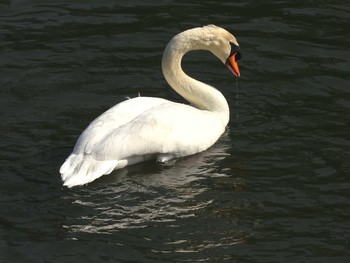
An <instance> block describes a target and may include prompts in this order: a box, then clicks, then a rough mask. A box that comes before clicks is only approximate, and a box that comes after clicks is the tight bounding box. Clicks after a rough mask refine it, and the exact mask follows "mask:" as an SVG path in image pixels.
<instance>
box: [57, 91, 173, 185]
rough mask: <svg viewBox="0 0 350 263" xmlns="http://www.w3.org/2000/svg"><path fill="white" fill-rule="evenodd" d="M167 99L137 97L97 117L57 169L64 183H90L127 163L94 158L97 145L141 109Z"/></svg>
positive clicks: (96, 153) (139, 112) (140, 111)
mask: <svg viewBox="0 0 350 263" xmlns="http://www.w3.org/2000/svg"><path fill="white" fill-rule="evenodd" d="M164 102H167V100H164V99H160V98H149V97H138V98H134V99H130V100H126V101H124V102H122V103H119V104H117V105H116V106H114V107H112V108H111V109H109V110H108V111H106V112H104V113H103V114H102V115H100V116H99V117H97V118H96V119H95V120H94V121H93V122H91V123H90V125H89V126H88V127H87V128H86V129H85V130H84V131H83V133H82V134H81V135H80V137H79V139H78V141H77V143H76V144H75V147H74V150H73V152H72V154H71V155H70V156H69V157H68V158H67V159H66V160H65V162H64V163H63V164H62V166H61V168H60V173H61V177H62V180H63V181H64V185H66V186H68V187H72V186H75V185H83V184H86V183H89V182H92V181H93V180H95V179H96V178H98V177H100V176H102V175H104V174H109V173H110V172H112V171H113V170H114V169H117V168H121V167H124V166H126V165H127V164H128V162H127V161H126V160H119V159H111V158H106V160H101V158H96V157H98V156H99V154H98V152H96V147H97V146H98V145H99V143H100V142H101V140H102V139H103V138H105V137H106V136H107V135H108V134H109V133H110V132H111V131H114V130H116V129H118V128H119V127H122V126H123V125H125V124H126V123H129V122H130V121H132V120H133V119H134V118H136V117H137V116H138V115H140V114H141V113H142V112H144V111H145V110H147V109H150V108H152V107H155V106H156V105H159V104H162V103H164Z"/></svg>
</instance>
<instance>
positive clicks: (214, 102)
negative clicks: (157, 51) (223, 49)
mask: <svg viewBox="0 0 350 263" xmlns="http://www.w3.org/2000/svg"><path fill="white" fill-rule="evenodd" d="M199 49H204V50H209V47H208V46H207V45H204V44H203V43H202V41H201V39H200V36H199V37H198V36H196V35H193V33H192V34H191V32H189V31H185V32H183V33H181V34H179V35H177V36H175V37H174V38H173V39H172V40H171V41H170V42H169V44H168V45H167V46H166V48H165V51H164V54H163V58H162V69H163V74H164V77H165V79H166V80H167V82H168V83H169V85H170V86H171V87H172V88H173V89H174V90H175V91H176V92H177V93H179V94H180V95H181V96H182V97H184V98H185V99H186V100H187V101H189V102H190V103H191V105H193V106H194V107H196V108H198V109H200V110H207V111H210V112H212V113H215V114H217V115H218V117H219V118H220V119H221V120H222V122H223V124H224V125H226V124H227V123H228V121H229V115H230V112H229V107H228V104H227V101H226V99H225V97H224V96H223V95H222V94H221V92H220V91H218V90H217V89H215V88H213V87H211V86H210V85H207V84H205V83H203V82H200V81H198V80H195V79H193V78H191V77H189V76H188V75H187V74H186V73H185V72H184V71H183V70H182V67H181V60H182V57H183V56H184V55H185V54H186V53H187V52H188V51H190V50H199Z"/></svg>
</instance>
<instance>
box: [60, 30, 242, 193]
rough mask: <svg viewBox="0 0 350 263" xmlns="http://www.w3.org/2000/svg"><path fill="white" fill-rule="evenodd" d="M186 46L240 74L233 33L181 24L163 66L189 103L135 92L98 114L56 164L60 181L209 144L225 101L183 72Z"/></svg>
mask: <svg viewBox="0 0 350 263" xmlns="http://www.w3.org/2000/svg"><path fill="white" fill-rule="evenodd" d="M191 50H209V51H211V52H212V53H213V54H214V55H215V56H216V57H218V58H219V59H220V60H221V61H222V62H223V63H224V64H226V65H227V66H228V68H229V69H230V71H231V72H232V73H233V74H234V75H235V76H236V77H239V76H240V71H239V68H238V65H237V62H236V61H237V60H239V59H240V57H241V53H240V50H239V44H238V42H237V40H236V38H235V37H234V36H233V35H231V34H230V33H229V32H228V31H226V30H225V29H223V28H220V27H217V26H215V25H208V26H204V27H198V28H193V29H189V30H186V31H184V32H182V33H180V34H178V35H176V36H175V37H173V39H172V40H171V41H170V42H169V43H168V45H167V46H166V48H165V51H164V54H163V58H162V70H163V74H164V76H165V79H166V80H167V82H168V83H169V84H170V86H171V87H172V88H173V89H174V90H175V91H176V92H177V93H179V94H180V95H181V96H182V97H184V98H185V99H186V100H187V101H189V102H190V103H191V106H190V105H186V104H181V103H175V102H172V101H169V100H165V99H162V98H153V97H137V98H133V99H129V100H126V101H124V102H121V103H119V104H117V105H115V106H114V107H112V108H111V109H109V110H107V111H106V112H104V113H103V114H102V115H100V116H99V117H97V118H96V119H95V120H94V121H93V122H91V123H90V125H89V126H88V127H87V128H86V129H85V130H84V131H83V133H82V134H81V135H80V137H79V139H78V141H77V142H76V144H75V147H74V149H73V152H72V154H71V155H70V156H69V157H68V158H67V159H66V161H65V162H64V163H63V165H62V166H61V168H60V173H61V177H62V180H63V182H64V185H65V186H67V187H73V186H77V185H83V184H87V183H89V182H92V181H93V180H95V179H97V178H99V177H101V176H102V175H104V174H109V173H111V172H112V171H113V170H115V169H119V168H123V167H125V166H127V165H131V164H135V163H138V162H142V161H145V160H148V159H151V158H154V159H156V160H157V161H158V162H166V161H169V160H172V159H175V158H178V157H182V156H187V155H191V154H195V153H198V152H201V151H204V150H206V149H207V148H209V147H210V146H212V145H213V144H214V143H215V142H216V141H217V140H218V138H219V137H220V136H221V134H222V133H223V132H224V130H225V127H226V125H227V123H228V121H229V114H230V112H229V107H228V104H227V101H226V99H225V97H224V96H223V95H222V94H221V93H220V91H218V90H217V89H215V88H213V87H211V86H209V85H207V84H205V83H202V82H200V81H198V80H195V79H193V78H191V77H189V76H188V75H186V74H185V73H184V72H183V71H182V68H181V59H182V57H183V55H184V54H186V53H187V52H188V51H191Z"/></svg>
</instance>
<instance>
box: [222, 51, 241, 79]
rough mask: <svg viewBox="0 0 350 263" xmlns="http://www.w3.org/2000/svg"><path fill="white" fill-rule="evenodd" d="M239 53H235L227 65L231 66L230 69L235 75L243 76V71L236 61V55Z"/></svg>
mask: <svg viewBox="0 0 350 263" xmlns="http://www.w3.org/2000/svg"><path fill="white" fill-rule="evenodd" d="M237 54H238V53H237V52H236V53H233V54H232V55H231V56H230V57H229V58H228V59H227V61H226V66H227V67H228V68H229V70H230V71H231V72H232V73H233V75H235V76H236V77H237V78H239V77H240V76H241V73H240V71H239V67H238V64H237V61H236V55H237Z"/></svg>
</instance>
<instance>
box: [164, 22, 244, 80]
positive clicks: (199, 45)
mask: <svg viewBox="0 0 350 263" xmlns="http://www.w3.org/2000/svg"><path fill="white" fill-rule="evenodd" d="M191 50H209V51H211V52H212V53H213V54H214V55H215V56H216V57H218V58H219V59H220V60H221V61H222V63H224V64H225V65H226V66H227V67H228V68H229V69H230V71H231V72H232V73H233V74H234V75H235V76H236V77H240V75H241V74H240V72H239V68H238V64H237V61H238V60H239V59H240V58H241V56H242V54H241V52H240V48H239V44H238V42H237V40H236V38H235V37H234V36H233V35H232V34H231V33H230V32H228V31H227V30H225V29H223V28H221V27H218V26H215V25H207V26H204V27H196V28H192V29H189V30H186V31H184V32H182V33H180V34H178V35H176V36H175V37H173V39H172V40H171V41H170V42H169V44H168V45H167V47H166V49H165V51H164V55H163V63H164V64H166V63H168V62H169V61H168V59H171V58H172V59H173V58H174V57H175V56H176V55H175V54H177V55H180V57H182V56H183V55H184V54H185V53H187V52H188V51H191Z"/></svg>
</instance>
